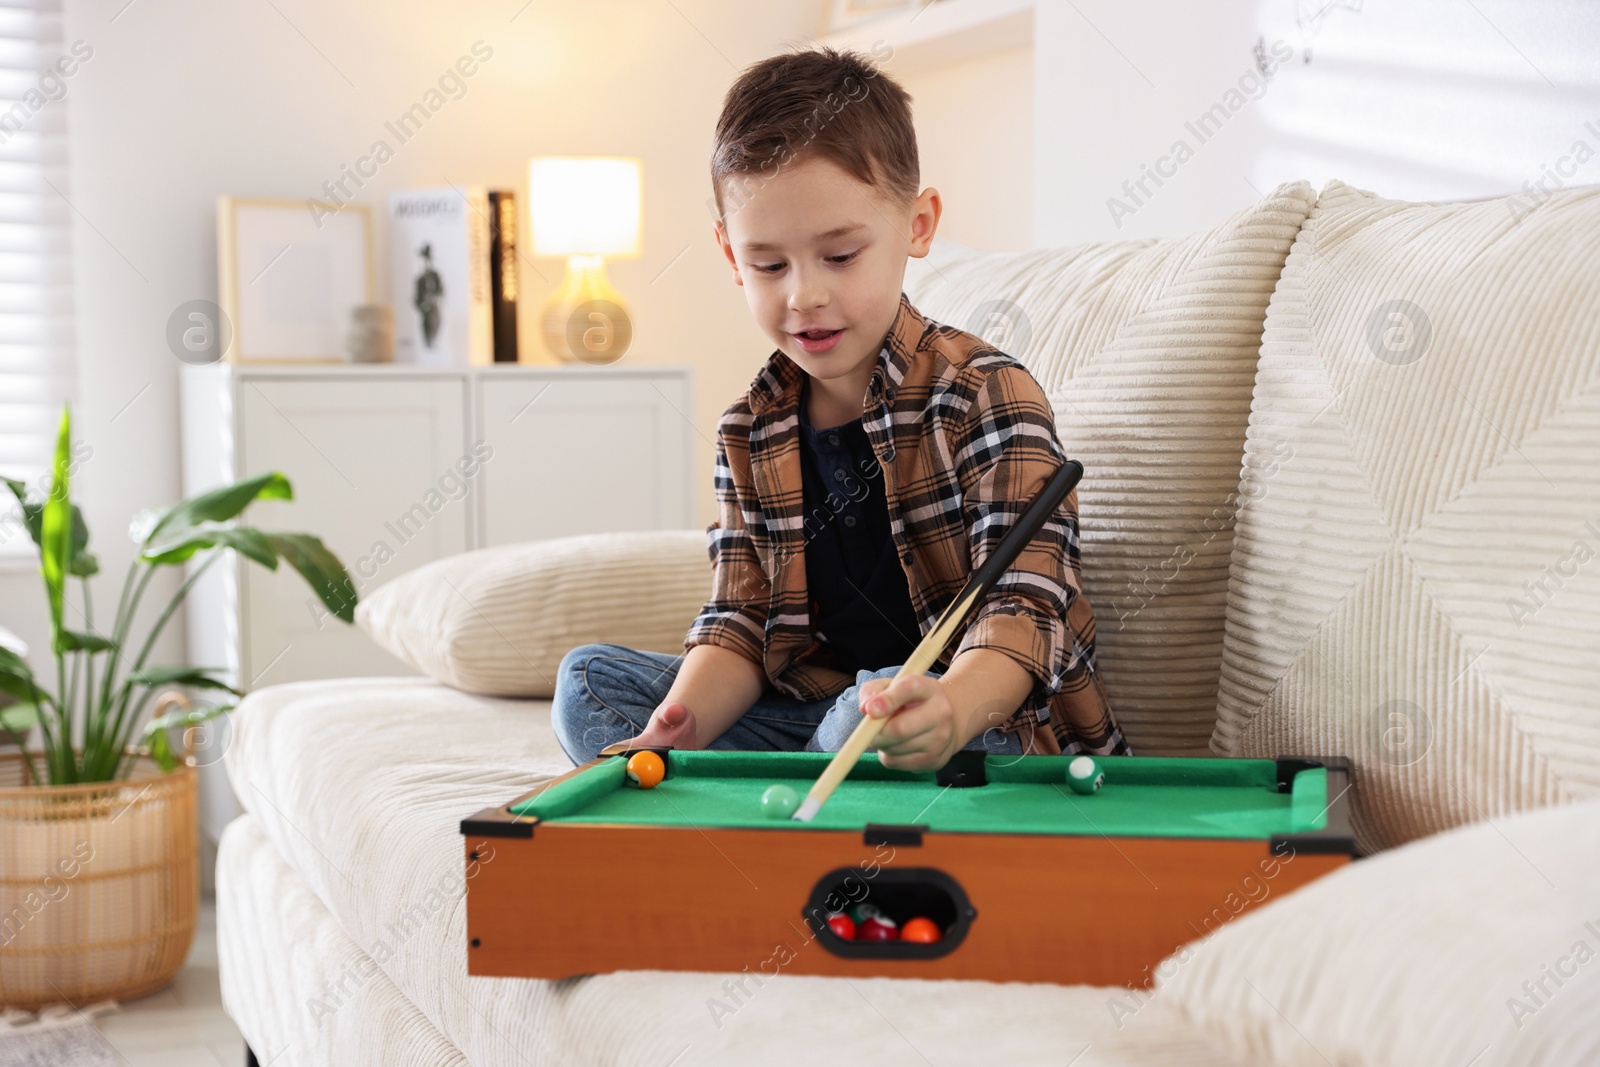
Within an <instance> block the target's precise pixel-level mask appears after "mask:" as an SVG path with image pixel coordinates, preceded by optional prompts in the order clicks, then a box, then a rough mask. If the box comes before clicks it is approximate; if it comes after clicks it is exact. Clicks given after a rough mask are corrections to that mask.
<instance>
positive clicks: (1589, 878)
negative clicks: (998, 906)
mask: <svg viewBox="0 0 1600 1067" xmlns="http://www.w3.org/2000/svg"><path fill="white" fill-rule="evenodd" d="M1086 806H1087V805H1086ZM1282 855H1283V856H1284V857H1285V858H1284V859H1283V860H1282V861H1281V862H1280V861H1277V860H1275V861H1274V863H1272V864H1270V865H1269V864H1262V865H1261V866H1260V868H1259V872H1260V873H1252V874H1251V875H1248V876H1246V877H1245V878H1244V879H1243V880H1242V881H1241V883H1240V886H1239V896H1240V897H1241V898H1243V897H1249V898H1250V899H1251V900H1255V901H1263V900H1264V901H1265V902H1266V903H1265V904H1264V905H1263V906H1262V907H1260V908H1256V909H1254V910H1252V911H1250V912H1248V913H1246V914H1243V915H1240V916H1239V917H1238V918H1236V919H1233V920H1232V921H1228V914H1229V910H1233V911H1237V908H1236V907H1235V905H1234V903H1233V902H1228V903H1227V904H1226V905H1224V904H1223V902H1221V901H1219V902H1218V906H1217V907H1216V908H1215V909H1214V913H1213V915H1212V916H1207V917H1205V918H1204V919H1202V922H1203V923H1204V927H1205V933H1206V935H1207V936H1206V937H1205V938H1204V940H1198V941H1194V942H1191V943H1189V944H1187V945H1185V946H1183V947H1182V948H1180V949H1179V950H1178V951H1177V952H1176V953H1174V954H1173V955H1172V956H1170V957H1168V958H1167V959H1166V960H1164V961H1162V962H1161V963H1160V964H1157V965H1156V967H1155V969H1154V974H1155V978H1156V988H1155V990H1154V991H1153V992H1146V991H1139V992H1134V991H1132V990H1125V991H1122V992H1121V993H1119V994H1118V996H1117V997H1116V998H1115V999H1114V1000H1112V1001H1111V1002H1110V1006H1112V1008H1113V1010H1114V1011H1116V1012H1118V1014H1119V1017H1120V1018H1127V1017H1129V1016H1131V1015H1133V1014H1135V1013H1136V1012H1137V1011H1138V1010H1139V1009H1140V1008H1142V1007H1143V1006H1144V1005H1145V1004H1147V1003H1148V1002H1149V1001H1151V1000H1154V1001H1157V1002H1159V1003H1160V1004H1161V1005H1162V1007H1164V1008H1166V1009H1168V1010H1172V1009H1176V1010H1177V1011H1178V1012H1179V1013H1181V1014H1182V1015H1183V1016H1186V1017H1187V1018H1189V1019H1190V1020H1191V1021H1192V1022H1194V1023H1195V1024H1197V1025H1198V1026H1199V1027H1201V1028H1202V1029H1203V1030H1204V1031H1205V1032H1206V1033H1207V1034H1208V1035H1209V1036H1210V1037H1211V1038H1212V1039H1213V1040H1215V1041H1216V1042H1217V1044H1218V1045H1220V1046H1221V1047H1222V1048H1224V1049H1227V1050H1228V1051H1229V1052H1231V1053H1232V1054H1233V1055H1234V1056H1235V1057H1237V1061H1238V1062H1240V1063H1260V1064H1273V1065H1274V1067H1327V1065H1329V1064H1339V1065H1340V1067H1390V1065H1395V1064H1404V1065H1405V1067H1467V1065H1468V1064H1470V1065H1471V1067H1531V1065H1535V1064H1541V1065H1545V1067H1558V1065H1560V1067H1566V1065H1569V1064H1573V1065H1575V1064H1594V1063H1600V1026H1596V1025H1595V1022H1596V1020H1597V1019H1600V981H1596V980H1595V979H1596V977H1597V976H1596V974H1595V973H1593V972H1594V969H1595V968H1597V967H1600V917H1597V916H1596V914H1595V912H1596V908H1595V901H1597V900H1600V800H1591V801H1588V802H1585V803H1583V804H1581V805H1562V806H1560V807H1553V808H1546V809H1543V810H1539V811H1531V812H1525V813H1523V814H1520V815H1515V816H1512V817H1510V818H1507V819H1503V820H1496V821H1495V822H1493V823H1487V822H1484V823H1479V824H1477V825H1475V826H1463V827H1459V828H1457V829H1455V830H1452V831H1449V832H1447V833H1443V834H1438V835H1436V836H1434V837H1430V838H1427V839H1426V840H1422V841H1416V842H1413V843H1412V844H1409V845H1406V846H1405V847H1403V848H1397V849H1391V850H1389V851H1387V852H1384V853H1382V854H1380V855H1377V856H1372V857H1370V858H1368V859H1364V860H1361V861H1360V862H1358V863H1354V864H1351V865H1350V866H1348V867H1345V868H1344V869H1342V870H1340V871H1337V872H1335V873H1333V874H1330V875H1328V876H1326V877H1323V878H1319V879H1317V880H1316V881H1314V882H1311V883H1310V884H1308V885H1305V886H1302V887H1301V888H1299V889H1296V890H1295V891H1294V892H1292V893H1289V894H1287V895H1285V896H1282V897H1278V896H1277V895H1276V884H1275V882H1274V881H1273V879H1274V878H1275V877H1277V875H1278V872H1280V871H1281V870H1282V869H1283V868H1284V867H1285V866H1288V867H1290V868H1292V867H1293V865H1294V863H1295V862H1297V861H1298V860H1299V857H1297V856H1296V855H1295V854H1294V853H1293V852H1292V851H1289V852H1283V853H1282ZM1197 929H1198V927H1197Z"/></svg>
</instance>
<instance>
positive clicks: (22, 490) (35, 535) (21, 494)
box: [5, 478, 44, 544]
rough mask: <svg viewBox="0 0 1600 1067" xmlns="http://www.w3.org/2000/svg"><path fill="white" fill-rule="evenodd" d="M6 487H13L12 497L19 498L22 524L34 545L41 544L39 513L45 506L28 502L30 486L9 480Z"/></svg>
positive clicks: (12, 479)
mask: <svg viewBox="0 0 1600 1067" xmlns="http://www.w3.org/2000/svg"><path fill="white" fill-rule="evenodd" d="M5 482H6V485H8V486H10V487H11V495H12V496H14V497H16V498H17V503H18V504H19V505H21V506H22V524H23V525H24V526H26V527H27V529H28V536H29V537H30V538H32V539H33V543H34V544H38V543H39V513H40V512H41V511H43V510H44V505H43V504H38V503H33V502H31V501H29V500H28V486H27V485H26V484H25V483H23V482H19V481H17V480H16V479H15V478H7V479H6V480H5Z"/></svg>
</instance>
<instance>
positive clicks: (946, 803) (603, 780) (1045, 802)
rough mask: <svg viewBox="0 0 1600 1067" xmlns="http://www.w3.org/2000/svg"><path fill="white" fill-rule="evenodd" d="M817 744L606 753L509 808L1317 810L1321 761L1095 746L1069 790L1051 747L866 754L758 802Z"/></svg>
mask: <svg viewBox="0 0 1600 1067" xmlns="http://www.w3.org/2000/svg"><path fill="white" fill-rule="evenodd" d="M829 759H830V754H829V753H814V752H670V753H668V754H667V777H666V779H665V780H664V781H663V782H662V783H661V784H660V785H658V786H656V787H655V788H654V789H640V788H639V787H637V786H635V785H634V784H633V783H631V782H629V781H628V780H627V776H626V773H625V760H624V759H623V758H622V757H620V756H617V757H613V758H611V759H609V760H607V761H606V762H604V763H602V764H599V765H597V766H595V767H592V768H590V769H589V770H586V771H584V772H582V773H581V774H577V775H574V776H573V777H572V778H570V779H568V780H567V781H565V782H562V783H560V784H558V785H554V786H552V787H550V788H549V789H546V790H545V791H544V792H542V793H539V794H538V795H537V796H534V797H531V798H529V799H528V800H526V801H524V802H522V803H521V804H518V805H514V806H513V807H512V808H511V811H512V812H513V813H514V814H517V815H532V816H536V817H537V818H539V819H541V820H544V821H547V822H556V821H560V822H573V823H619V824H627V825H635V826H638V825H654V826H677V827H702V828H704V827H745V828H772V829H781V830H792V831H797V832H804V831H805V830H806V829H808V828H809V829H821V830H841V829H844V830H859V829H861V828H863V827H864V826H866V824H868V823H888V824H896V825H902V824H919V823H920V824H923V825H926V826H927V827H928V828H929V829H930V830H931V831H937V832H955V833H1028V834H1038V833H1043V834H1095V835H1100V834H1104V835H1107V836H1112V835H1124V836H1135V837H1203V838H1266V837H1270V836H1271V835H1273V834H1287V833H1303V832H1306V831H1312V830H1320V829H1322V828H1323V827H1324V826H1325V825H1326V823H1327V803H1328V797H1327V785H1328V775H1327V771H1326V770H1323V769H1321V768H1316V769H1312V770H1306V771H1301V772H1300V773H1299V774H1297V775H1296V776H1295V778H1294V786H1293V791H1292V792H1290V793H1280V792H1278V785H1277V782H1278V779H1277V766H1276V764H1275V763H1274V762H1273V761H1272V760H1249V759H1162V758H1155V757H1140V756H1121V757H1099V762H1100V765H1101V767H1102V769H1103V770H1104V771H1105V776H1106V781H1105V785H1104V786H1103V787H1102V788H1101V790H1100V792H1098V793H1096V794H1094V795H1092V796H1080V795H1078V794H1076V793H1074V792H1073V791H1072V790H1071V789H1070V788H1069V787H1068V786H1067V785H1066V768H1067V763H1068V759H1067V758H1064V757H1061V756H990V757H988V758H987V760H986V761H985V762H986V770H987V776H988V784H987V785H983V786H976V787H971V788H961V789H958V788H949V787H944V786H940V785H939V784H938V782H937V780H936V776H935V775H933V774H931V773H930V774H912V773H908V772H905V771H894V770H890V769H889V768H887V767H884V766H883V765H882V764H880V763H879V762H878V758H877V756H876V755H873V754H871V753H869V754H867V755H866V756H863V757H862V758H861V762H860V763H859V764H858V765H857V766H856V768H855V770H853V771H852V772H851V773H850V776H849V777H848V778H846V779H845V780H844V782H843V783H841V784H840V786H839V788H838V789H837V790H836V791H835V792H834V794H833V797H832V798H831V799H830V800H829V801H828V803H827V804H825V805H823V808H822V811H821V812H820V813H819V814H818V815H817V817H816V819H815V820H813V821H812V822H810V823H798V822H793V821H791V820H773V819H768V818H765V817H764V816H763V815H762V813H761V794H762V792H763V791H764V790H765V789H766V788H767V787H768V786H769V785H773V784H775V783H778V782H786V783H788V784H790V785H792V786H794V787H795V789H796V790H797V791H798V792H799V793H800V794H801V795H802V796H804V795H805V793H806V791H807V790H808V789H810V787H811V784H812V783H813V782H815V781H816V779H817V777H818V776H819V775H821V773H822V771H823V768H825V767H826V766H827V765H828V760H829Z"/></svg>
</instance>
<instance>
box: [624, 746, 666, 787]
mask: <svg viewBox="0 0 1600 1067" xmlns="http://www.w3.org/2000/svg"><path fill="white" fill-rule="evenodd" d="M666 776H667V765H666V764H665V763H662V762H661V757H660V756H658V755H656V754H655V753H654V752H635V753H634V754H633V755H631V756H629V757H628V777H629V779H631V780H632V781H633V782H634V783H635V784H637V785H638V787H639V788H640V789H654V788H655V787H656V786H658V785H660V784H661V779H663V778H665V777H666Z"/></svg>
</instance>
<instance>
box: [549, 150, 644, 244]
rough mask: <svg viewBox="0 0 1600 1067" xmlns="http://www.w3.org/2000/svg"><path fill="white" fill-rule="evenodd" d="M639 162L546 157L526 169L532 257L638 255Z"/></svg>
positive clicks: (625, 158) (616, 158)
mask: <svg viewBox="0 0 1600 1067" xmlns="http://www.w3.org/2000/svg"><path fill="white" fill-rule="evenodd" d="M639 175H640V168H639V160H637V159H633V158H629V157H623V156H588V157H556V156H551V157H546V158H542V159H535V160H534V161H533V162H531V163H530V164H528V221H529V225H530V229H531V232H532V235H533V254H534V255H536V256H582V255H593V256H621V257H625V258H630V259H631V258H637V257H638V255H639V202H640V177H639Z"/></svg>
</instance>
